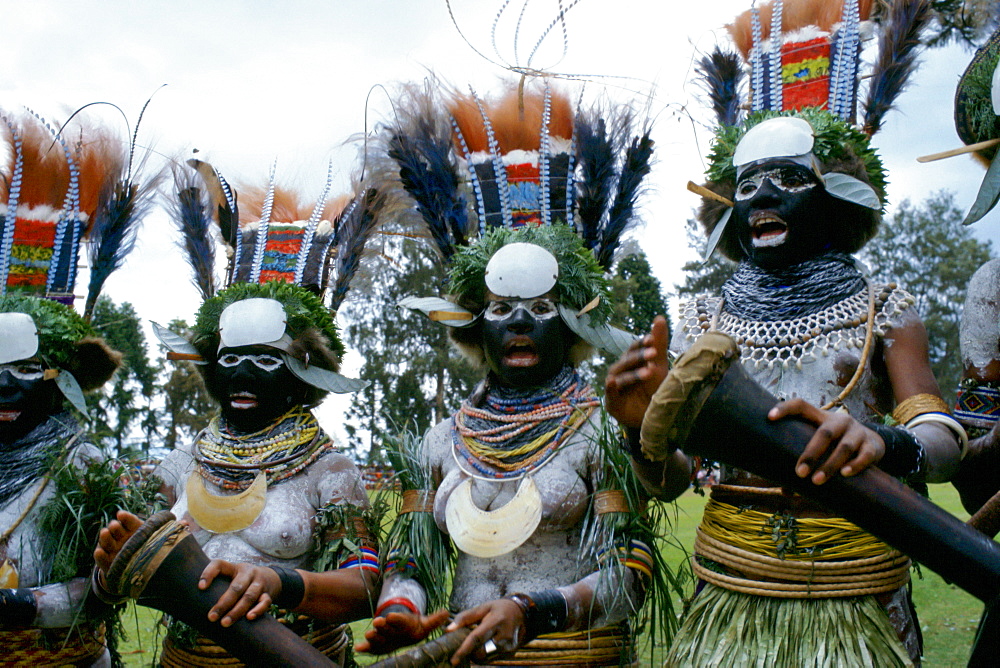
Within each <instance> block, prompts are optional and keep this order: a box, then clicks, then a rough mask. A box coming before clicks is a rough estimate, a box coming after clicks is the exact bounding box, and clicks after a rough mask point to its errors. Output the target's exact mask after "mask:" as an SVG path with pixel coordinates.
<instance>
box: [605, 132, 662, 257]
mask: <svg viewBox="0 0 1000 668" xmlns="http://www.w3.org/2000/svg"><path fill="white" fill-rule="evenodd" d="M652 157H653V140H652V139H650V137H649V132H648V131H647V132H646V133H645V134H643V135H642V137H635V138H634V139H633V140H632V144H631V145H630V146H629V147H628V150H626V151H625V162H624V164H623V165H622V169H621V175H620V176H619V177H618V188H617V192H616V193H615V199H614V202H613V203H612V205H611V210H610V211H609V212H608V221H607V223H606V224H605V226H604V229H603V230H602V233H601V242H600V244H599V246H598V247H597V248H596V249H594V250H595V253H594V255H595V256H596V257H597V261H598V262H599V263H600V264H601V266H602V267H605V268H610V267H611V263H612V261H613V260H614V254H615V250H617V248H618V243H619V242H620V241H621V237H622V234H623V233H624V232H625V230H626V229H628V227H629V224H630V223H631V222H632V221H633V220H634V216H633V214H634V213H635V203H636V200H637V199H638V197H639V193H640V190H641V188H642V181H643V179H645V178H646V176H647V175H648V174H649V170H650V162H651V160H652Z"/></svg>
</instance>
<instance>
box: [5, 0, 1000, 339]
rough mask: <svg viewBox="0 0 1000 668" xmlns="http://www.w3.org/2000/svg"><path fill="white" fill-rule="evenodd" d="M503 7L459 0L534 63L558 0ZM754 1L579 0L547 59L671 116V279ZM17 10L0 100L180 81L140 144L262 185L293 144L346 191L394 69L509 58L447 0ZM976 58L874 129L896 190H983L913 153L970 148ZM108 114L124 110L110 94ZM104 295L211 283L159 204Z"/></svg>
mask: <svg viewBox="0 0 1000 668" xmlns="http://www.w3.org/2000/svg"><path fill="white" fill-rule="evenodd" d="M502 4H503V3H502V2H501V1H500V0H455V1H454V2H453V3H452V6H453V9H454V12H455V18H456V21H457V23H458V25H459V27H460V28H461V30H462V32H463V33H464V34H465V36H466V38H467V39H468V41H469V42H470V43H471V44H473V45H474V46H475V47H476V48H477V49H478V50H479V51H480V52H482V53H484V54H486V55H488V56H489V57H490V58H492V59H493V60H498V61H499V60H506V61H507V62H509V63H515V64H520V65H524V64H527V59H528V54H529V53H530V52H531V51H532V48H533V47H534V45H535V43H536V41H537V40H538V38H539V35H540V34H541V32H542V30H543V29H544V27H545V26H546V25H548V23H549V22H550V21H551V20H552V18H554V16H555V14H556V10H555V7H556V6H557V3H556V2H555V0H532V2H530V4H528V8H527V11H526V13H525V16H524V18H523V20H522V21H521V27H520V32H518V33H517V37H518V38H517V39H516V40H515V27H516V26H515V23H516V21H515V18H516V14H515V12H516V11H518V10H519V9H520V6H521V4H522V3H521V2H520V1H515V2H513V3H511V6H512V7H511V8H510V10H509V14H510V16H509V18H508V16H507V14H505V15H504V16H503V17H501V20H500V21H499V22H498V25H497V30H496V39H495V40H493V39H491V28H492V24H493V19H494V16H495V15H496V13H497V11H498V9H499V8H500V7H501V6H502ZM564 4H568V0H564ZM748 6H749V2H747V0H714V1H712V2H702V3H676V2H664V1H663V0H613V1H612V0H581V2H580V3H579V4H578V5H576V6H574V7H573V9H572V10H571V11H570V12H569V14H568V16H567V25H566V32H567V35H568V49H567V52H566V54H565V55H564V56H563V55H562V51H563V41H562V38H561V31H560V30H558V29H557V30H555V31H553V37H554V38H550V39H549V40H547V41H546V42H545V43H544V44H543V45H542V47H541V48H540V49H539V51H538V54H537V55H536V56H535V59H534V60H533V61H532V63H531V64H532V65H533V66H536V67H541V68H547V69H549V70H550V71H555V72H563V73H573V74H581V75H585V76H584V78H586V79H587V81H588V83H587V85H586V91H587V93H586V94H587V97H588V98H590V97H593V96H596V95H597V94H599V93H601V92H606V93H607V94H609V95H611V96H612V97H614V98H616V99H620V100H627V101H632V102H634V103H635V104H637V105H640V106H647V105H648V108H649V109H650V113H651V115H652V116H653V117H654V118H655V119H656V121H657V122H656V125H655V130H654V137H655V139H656V142H657V159H658V166H657V168H656V170H655V171H654V173H653V175H652V176H651V185H652V189H651V191H650V194H649V197H648V198H647V200H646V202H645V206H644V208H643V218H644V219H645V221H646V224H645V226H644V227H643V228H642V229H641V230H640V231H639V232H638V233H637V234H636V238H637V240H638V241H639V243H640V244H641V245H642V247H643V248H644V249H645V250H646V252H647V253H648V255H649V258H650V261H651V262H652V264H653V267H654V270H655V272H656V274H657V276H658V277H659V278H660V280H661V281H662V282H663V284H664V286H665V287H670V286H672V285H674V284H675V283H679V282H681V281H682V280H683V279H682V275H681V272H680V266H681V265H682V264H683V263H684V262H685V261H688V260H690V259H693V258H694V252H693V251H691V250H689V249H687V248H686V243H685V235H684V224H685V221H686V220H687V219H688V218H689V217H690V216H691V212H692V207H694V206H695V205H696V204H697V198H696V197H695V196H693V195H691V194H689V193H688V192H687V191H686V190H685V187H684V186H685V183H686V181H687V180H688V179H693V180H699V179H700V177H701V174H702V172H703V162H702V155H703V154H704V153H705V152H706V151H707V138H708V136H709V135H708V133H707V131H705V129H704V128H705V127H707V125H708V124H710V123H711V120H712V119H711V118H710V115H709V114H708V112H707V110H706V105H705V104H704V103H703V102H702V100H701V99H700V98H699V91H698V87H697V86H696V85H694V84H692V83H691V80H692V60H693V58H694V57H695V54H696V53H697V52H698V51H707V50H709V49H710V48H711V47H712V46H713V45H714V44H715V43H717V42H718V41H720V40H725V39H726V35H725V33H724V31H723V30H721V28H722V26H723V25H724V24H725V23H726V22H728V21H729V20H731V19H732V17H733V16H735V15H736V14H737V13H738V12H740V11H742V10H744V9H746V8H747V7H748ZM3 26H4V30H3V38H2V39H0V62H2V63H4V66H3V67H2V68H0V107H2V108H5V109H7V110H11V111H17V110H18V109H19V108H20V107H23V106H27V107H31V108H33V109H35V110H36V111H38V112H39V113H41V114H42V115H44V116H46V117H48V118H49V119H50V120H51V121H53V122H61V121H62V120H63V119H64V118H65V117H66V116H67V114H68V110H72V109H75V108H77V107H79V106H82V105H84V104H86V103H89V102H94V101H108V102H114V103H115V104H117V105H118V106H120V107H121V108H122V109H123V110H124V111H125V112H126V114H127V115H128V117H129V119H130V120H131V121H132V122H133V123H134V121H135V119H136V117H137V116H138V112H139V110H140V109H141V107H142V104H143V103H144V102H145V101H146V99H147V98H148V97H149V96H150V95H151V94H152V93H153V92H154V91H157V89H158V87H160V86H161V85H162V84H166V86H165V87H164V88H162V89H161V90H159V91H158V92H156V95H155V97H154V98H153V101H152V103H151V104H150V107H149V110H148V112H147V114H146V118H145V120H144V123H143V128H142V131H141V133H140V142H141V143H143V144H152V145H154V146H155V148H156V150H157V151H158V152H159V153H160V154H162V155H163V156H164V157H165V158H181V159H183V158H186V157H188V155H189V154H190V152H191V150H192V149H197V150H198V151H199V157H201V158H203V159H207V160H209V161H210V162H212V163H213V164H214V165H215V166H216V167H217V168H218V169H219V170H220V171H221V172H222V173H223V174H224V175H225V176H226V177H227V178H228V179H229V180H230V181H252V182H255V183H263V182H264V181H266V177H267V173H268V170H269V168H270V165H271V163H272V161H274V160H277V165H278V178H279V182H281V183H283V184H288V185H294V186H298V187H299V188H300V189H301V190H302V191H303V193H305V194H307V195H308V197H315V196H317V195H318V194H319V192H320V191H321V189H322V184H323V181H324V179H325V175H326V165H327V162H328V161H330V160H332V161H333V162H334V165H335V169H336V176H335V181H334V189H333V190H334V192H335V193H336V192H345V191H346V190H347V189H348V187H349V181H350V179H349V174H350V170H351V169H352V164H353V161H354V157H355V154H356V149H355V148H354V147H353V146H349V147H345V146H344V145H343V142H344V141H345V140H347V139H348V138H349V137H351V136H352V135H356V134H358V133H361V132H363V131H365V130H366V129H369V130H370V129H371V128H372V126H373V124H374V123H375V122H376V121H377V120H378V119H379V118H384V117H385V115H386V114H387V113H388V110H389V109H390V106H389V102H388V98H387V96H386V94H385V92H384V91H383V89H382V88H380V86H385V87H386V88H388V89H389V90H390V91H391V90H392V87H393V85H394V84H396V83H398V82H405V81H412V80H415V79H420V78H422V77H424V76H425V75H426V73H427V72H428V71H433V72H435V73H437V74H438V75H440V76H441V77H443V78H444V79H446V80H448V81H450V82H453V83H455V84H456V85H459V86H464V85H465V84H467V83H471V84H472V85H474V86H475V87H476V89H477V90H478V91H480V92H482V93H488V92H489V91H490V90H491V89H493V88H495V87H496V84H497V82H498V81H499V79H500V78H501V77H503V76H504V74H505V73H504V70H503V69H501V68H500V67H498V66H497V65H495V64H492V63H490V62H488V61H487V60H485V59H484V58H482V57H480V56H479V55H477V54H476V53H475V52H474V51H473V50H472V49H471V48H470V46H469V45H468V44H467V43H466V42H465V41H463V39H462V38H461V37H460V35H459V33H458V31H457V30H456V28H455V26H454V25H453V23H452V20H451V19H450V18H449V14H448V8H447V5H446V3H445V0H360V1H355V0H327V1H325V2H317V1H304V0H283V1H281V2H274V1H268V2H263V1H253V2H251V1H246V0H244V1H237V0H171V1H169V2H167V1H154V0H144V1H143V2H135V1H124V0H103V1H98V0H87V1H82V0H75V1H71V0H32V1H31V2H21V3H13V2H9V3H5V7H4V12H3ZM494 41H495V43H496V46H497V49H496V51H498V52H499V54H497V53H496V52H494V44H493V42H494ZM970 58H971V53H968V52H966V51H963V50H961V49H959V48H951V49H946V50H937V51H933V52H929V53H928V54H925V56H924V59H923V60H924V66H923V68H922V69H921V70H920V71H919V72H918V73H917V75H916V77H915V84H914V85H913V86H912V87H911V89H910V90H909V91H908V92H907V93H905V94H904V96H903V97H902V99H901V101H900V110H899V111H898V112H895V113H892V114H891V115H890V117H889V119H888V122H887V126H886V128H885V130H884V131H883V132H882V133H881V134H880V135H879V136H878V137H877V138H876V145H877V146H878V147H879V148H880V150H881V151H882V155H883V157H884V158H885V161H886V163H887V166H888V169H889V177H890V181H891V183H890V188H889V195H890V199H891V201H892V202H899V201H900V200H902V199H904V198H910V199H913V200H921V199H923V197H924V196H926V194H927V193H928V192H930V191H931V190H935V189H938V188H948V189H951V190H954V191H956V192H957V193H958V194H957V197H958V202H959V203H960V204H961V205H963V206H967V205H969V204H971V203H972V201H973V199H974V197H975V193H976V190H977V189H978V185H979V182H980V180H981V179H982V176H983V170H982V169H981V168H980V167H978V166H977V165H975V164H974V163H972V162H971V160H969V159H968V158H954V159H951V160H948V161H942V162H936V163H930V164H924V165H922V164H918V163H917V162H916V161H915V158H916V157H917V156H919V155H923V154H927V153H932V152H935V151H940V150H944V149H947V148H953V147H955V146H958V145H960V142H959V141H958V139H957V136H956V134H955V131H954V127H953V122H952V106H951V105H952V98H953V95H954V88H955V83H956V81H957V79H958V76H959V75H960V74H961V72H962V70H963V69H964V68H965V66H966V64H967V63H968V61H969V60H970ZM571 85H572V86H577V85H578V84H571ZM574 90H575V89H574ZM369 93H371V95H370V97H369ZM366 98H369V101H368V103H367V106H366ZM95 113H97V114H99V115H100V117H101V118H104V119H106V120H107V122H109V123H115V122H118V118H119V117H118V116H117V115H116V112H114V111H113V110H111V109H110V108H106V109H105V110H104V111H97V110H95ZM122 132H123V134H124V129H123V131H122ZM998 232H1000V214H998V212H996V211H994V212H992V213H991V214H990V215H989V216H988V217H987V218H986V219H984V220H983V221H981V222H980V223H979V224H978V225H977V228H976V233H977V234H978V235H979V236H980V237H981V238H984V239H996V238H997V236H998ZM83 285H84V284H83V283H82V282H81V286H80V287H81V289H82V288H83ZM106 294H108V295H109V296H111V297H112V298H113V299H115V300H116V301H130V302H132V303H133V304H134V305H135V307H136V309H137V310H138V312H139V313H140V314H141V315H142V316H143V317H145V318H148V319H152V320H157V321H159V322H167V321H169V320H171V319H173V318H175V317H182V318H190V317H191V315H192V314H193V313H194V311H195V310H196V308H197V306H198V297H197V294H196V292H195V290H194V288H193V287H191V285H190V280H189V274H188V271H187V268H186V266H185V265H184V263H183V259H182V257H181V255H180V251H179V250H178V249H177V248H176V247H175V246H174V234H173V229H172V226H171V224H170V222H169V221H168V219H167V218H166V216H165V215H164V214H163V213H162V212H159V211H158V212H156V213H154V215H152V216H150V217H149V219H148V220H147V222H146V227H145V229H144V230H143V231H142V234H141V236H140V241H139V248H138V250H137V252H136V253H134V254H133V255H132V256H131V257H130V259H129V260H128V264H127V266H126V268H125V269H124V270H122V271H120V272H119V273H118V274H116V275H115V276H113V277H112V278H111V279H110V280H109V282H108V285H107V288H106Z"/></svg>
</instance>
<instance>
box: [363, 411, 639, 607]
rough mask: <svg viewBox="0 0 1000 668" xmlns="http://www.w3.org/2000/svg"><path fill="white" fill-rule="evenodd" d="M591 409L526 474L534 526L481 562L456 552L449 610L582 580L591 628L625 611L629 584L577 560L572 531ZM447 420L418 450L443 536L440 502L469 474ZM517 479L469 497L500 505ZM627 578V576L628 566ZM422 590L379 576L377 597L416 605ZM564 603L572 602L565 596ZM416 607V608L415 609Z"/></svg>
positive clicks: (577, 525) (583, 485)
mask: <svg viewBox="0 0 1000 668" xmlns="http://www.w3.org/2000/svg"><path fill="white" fill-rule="evenodd" d="M599 419H600V417H599V414H598V413H597V412H595V413H594V415H593V416H592V417H591V420H590V422H588V423H586V424H584V425H583V426H582V427H581V428H580V430H579V431H578V432H577V433H576V434H575V435H574V436H573V437H571V438H570V439H568V441H567V443H566V444H565V445H563V447H562V448H560V450H559V452H558V453H557V454H556V455H555V456H554V457H553V458H552V460H550V461H549V462H548V463H547V464H545V465H544V466H543V467H542V468H541V469H539V470H536V471H535V472H533V473H532V476H533V478H534V481H535V484H536V485H537V486H538V490H539V492H540V493H541V496H542V518H541V521H540V522H539V525H538V528H537V529H536V530H535V531H534V533H533V534H532V535H531V536H530V537H529V538H528V539H527V540H526V541H525V542H524V543H523V544H522V545H521V546H519V547H517V548H516V549H514V550H513V551H511V552H508V553H507V554H504V555H501V556H498V557H492V558H489V559H484V558H479V557H474V556H471V555H468V554H464V553H462V552H459V553H458V558H457V565H456V567H455V577H454V581H453V584H452V595H451V608H452V610H453V611H460V610H466V609H469V608H472V607H475V606H477V605H480V604H482V603H486V602H487V601H491V600H494V599H498V598H502V597H504V596H507V595H508V594H513V593H516V592H522V593H527V592H533V591H541V590H545V589H559V588H563V587H565V588H568V587H570V586H572V585H577V584H582V585H584V586H587V587H589V588H591V589H593V590H594V591H595V592H596V597H597V602H598V603H599V605H601V606H602V607H603V609H604V614H603V615H602V616H601V617H600V618H597V619H592V620H591V626H592V627H598V626H604V625H607V624H612V623H615V622H618V621H621V620H623V619H624V618H625V617H626V615H627V612H628V608H629V603H628V602H627V596H628V595H627V594H626V595H623V592H631V591H632V587H631V586H630V585H631V583H630V582H618V581H615V582H610V580H611V579H613V576H612V570H610V569H609V570H606V571H600V572H595V571H596V568H597V565H596V564H594V563H581V561H580V555H579V548H580V530H581V524H582V522H583V521H584V519H585V518H586V516H587V510H588V503H589V495H590V494H591V493H592V491H593V489H594V478H595V473H596V471H597V470H598V468H599V462H598V461H596V459H595V458H596V457H597V456H598V455H597V454H596V452H594V451H592V450H591V441H592V439H593V438H594V422H595V421H596V420H599ZM451 430H452V426H451V420H445V421H444V422H441V423H439V424H438V425H437V426H435V427H434V428H433V429H432V430H431V431H430V432H428V434H427V436H426V437H425V439H424V446H423V447H424V455H425V456H426V457H427V458H428V459H429V461H430V464H431V468H432V471H433V474H434V479H435V481H436V482H437V494H436V496H435V498H434V519H435V521H436V522H437V525H438V528H439V529H440V530H441V531H443V532H445V533H447V527H446V524H445V507H446V505H447V503H448V497H449V496H450V494H451V493H452V492H453V491H454V490H455V488H456V487H457V486H458V485H459V484H460V483H462V482H463V481H465V480H467V479H469V477H470V476H469V475H468V474H467V473H465V472H464V471H463V470H462V469H460V468H459V467H458V465H457V464H456V462H455V459H454V457H453V456H452V447H453V446H452V431H451ZM517 484H518V483H517V481H487V480H479V479H473V482H472V498H473V501H474V502H475V503H476V505H477V506H478V507H480V508H482V509H484V510H492V509H495V508H498V507H500V506H502V505H504V504H506V503H507V502H508V501H509V500H510V499H511V498H512V497H513V495H514V492H515V490H516V489H517ZM626 577H628V578H632V577H634V576H633V575H632V573H631V571H629V573H628V574H627V576H626ZM414 591H419V593H420V596H421V598H423V592H422V591H420V585H418V584H417V583H416V582H415V581H414V580H411V579H407V578H400V577H396V576H392V575H390V576H387V577H386V581H385V584H384V585H383V587H382V596H381V597H380V601H385V600H388V599H390V598H395V597H399V596H404V597H406V598H409V599H410V600H411V601H413V602H414V603H415V604H417V605H418V606H420V605H423V601H422V600H418V599H417V598H416V597H415V596H414V595H413V594H412V592H414ZM569 600H575V597H570V598H569ZM419 609H421V610H422V609H423V608H422V607H421V608H419ZM587 614H588V612H587V611H585V610H570V617H571V618H573V617H575V618H577V619H586V617H587Z"/></svg>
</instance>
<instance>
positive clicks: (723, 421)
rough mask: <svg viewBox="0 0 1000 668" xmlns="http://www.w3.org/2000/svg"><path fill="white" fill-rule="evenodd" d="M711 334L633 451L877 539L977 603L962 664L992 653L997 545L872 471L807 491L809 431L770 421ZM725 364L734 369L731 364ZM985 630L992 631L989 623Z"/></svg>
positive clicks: (765, 406) (996, 635) (998, 645)
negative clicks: (682, 463)
mask: <svg viewBox="0 0 1000 668" xmlns="http://www.w3.org/2000/svg"><path fill="white" fill-rule="evenodd" d="M726 339H729V337H727V336H725V335H724V334H720V333H717V332H713V333H710V334H706V335H704V336H702V337H701V339H699V340H698V341H697V342H696V343H695V344H694V345H693V346H692V347H691V348H690V349H689V350H688V351H687V352H686V353H685V354H684V355H682V356H681V357H680V359H678V360H677V363H676V364H675V366H674V368H673V369H672V370H671V372H670V375H669V376H668V377H667V379H666V380H664V381H663V385H661V388H660V391H657V393H656V395H655V396H654V397H653V400H652V401H651V403H650V406H649V409H648V410H647V413H646V417H645V420H644V421H643V428H642V438H641V440H642V444H643V451H644V452H645V453H647V456H651V457H652V458H654V459H656V458H658V459H662V458H664V457H665V456H666V455H667V454H668V453H669V452H671V451H673V449H674V448H676V447H679V448H681V449H682V450H684V452H687V453H689V454H691V455H698V456H702V457H706V458H708V459H711V460H714V461H719V462H725V463H726V464H729V465H731V466H735V467H738V468H741V469H743V470H745V471H750V472H752V473H755V474H757V475H760V476H763V477H765V478H767V479H768V480H772V481H774V482H776V483H778V484H780V485H782V486H784V487H786V488H788V489H791V490H793V491H795V492H797V493H799V494H801V495H802V496H805V497H807V498H810V499H812V500H814V501H816V502H817V503H819V504H821V505H823V506H825V507H826V508H828V509H829V510H831V511H833V512H835V513H837V514H839V515H840V516H842V517H844V518H846V519H848V520H850V521H851V522H853V523H855V524H857V525H858V526H859V527H861V528H863V529H865V530H866V531H869V532H871V533H872V534H874V535H875V536H878V537H879V538H881V539H882V540H884V541H885V542H887V543H888V544H890V545H892V546H893V547H895V548H896V549H897V550H899V551H901V552H903V553H905V554H906V555H908V556H909V557H911V558H913V559H915V560H916V561H918V562H920V563H921V564H922V565H924V566H927V567H928V568H931V569H932V570H934V571H935V572H937V573H939V574H940V575H941V576H942V577H944V578H946V579H947V580H949V581H951V582H953V583H954V584H956V585H958V586H959V587H961V588H962V589H964V590H965V591H967V592H969V593H970V594H972V595H973V596H975V597H977V598H979V599H980V600H982V601H983V602H984V603H986V604H987V605H986V614H985V615H984V618H983V623H982V624H981V625H980V633H979V635H978V637H977V639H976V643H977V645H976V648H975V650H974V652H973V658H972V662H971V664H970V665H979V664H980V662H985V663H983V665H990V664H991V663H992V661H994V660H995V659H996V656H997V654H998V653H1000V619H991V618H995V617H1000V613H994V612H993V610H994V608H995V606H996V605H997V601H998V600H1000V545H998V544H997V543H996V542H994V541H993V540H991V539H990V537H988V536H986V535H984V534H982V533H980V532H979V531H976V530H975V529H973V528H972V527H969V526H967V525H966V524H965V523H964V522H962V521H961V520H959V519H958V518H957V517H955V516H954V515H952V514H950V513H948V512H947V511H945V510H943V509H942V508H940V507H938V506H936V505H934V504H933V503H931V501H929V500H928V499H926V498H924V497H923V496H921V495H919V494H917V493H916V492H914V491H913V490H912V489H910V488H909V487H907V486H905V485H903V484H902V483H901V482H899V481H898V480H896V479H895V478H893V477H892V476H890V475H888V474H887V473H884V472H883V471H880V470H879V469H877V468H874V467H873V468H869V469H867V470H865V471H863V472H861V473H859V474H858V475H855V476H852V477H850V478H843V477H840V476H837V477H834V478H831V479H830V480H828V481H827V482H826V483H824V484H822V485H814V484H812V483H811V482H810V481H809V480H807V479H802V478H799V477H798V476H797V475H795V464H796V462H797V461H798V458H799V456H801V454H802V451H803V450H805V447H806V445H807V444H808V442H809V439H810V438H811V437H812V435H813V434H814V433H815V431H816V430H815V428H814V427H813V426H812V425H811V424H808V423H806V422H803V421H800V420H794V419H787V420H780V421H778V422H772V421H770V420H768V419H767V413H768V411H770V409H771V408H773V407H774V406H775V404H777V403H778V399H777V398H776V397H775V396H774V395H772V394H771V393H770V392H768V391H767V390H765V389H764V388H762V387H761V386H760V385H758V384H757V383H756V382H754V380H753V379H752V378H750V377H749V376H748V375H747V374H746V372H745V371H744V370H743V367H742V366H741V365H740V364H739V363H738V362H737V360H738V358H739V355H738V351H737V348H736V344H735V342H733V341H732V340H731V339H729V340H728V341H726ZM734 362H735V363H734ZM994 622H995V623H994Z"/></svg>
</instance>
